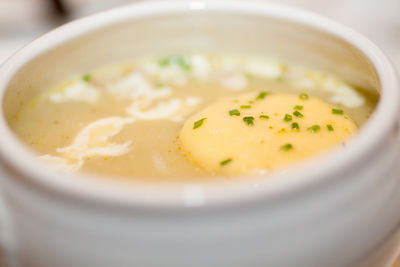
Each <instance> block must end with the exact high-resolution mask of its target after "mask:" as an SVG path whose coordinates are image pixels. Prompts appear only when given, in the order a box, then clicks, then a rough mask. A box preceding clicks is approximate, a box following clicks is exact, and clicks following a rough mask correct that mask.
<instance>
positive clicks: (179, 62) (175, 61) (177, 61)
mask: <svg viewBox="0 0 400 267" xmlns="http://www.w3.org/2000/svg"><path fill="white" fill-rule="evenodd" d="M158 65H160V66H162V67H166V66H170V65H176V66H179V67H180V68H181V69H183V70H186V71H189V70H191V69H192V66H191V65H190V64H189V62H188V60H187V59H186V58H185V57H183V56H170V57H165V58H162V59H160V60H159V61H158Z"/></svg>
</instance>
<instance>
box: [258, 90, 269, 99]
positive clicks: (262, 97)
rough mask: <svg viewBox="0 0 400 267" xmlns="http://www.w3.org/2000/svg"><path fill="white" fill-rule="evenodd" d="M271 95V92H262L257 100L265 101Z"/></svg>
mask: <svg viewBox="0 0 400 267" xmlns="http://www.w3.org/2000/svg"><path fill="white" fill-rule="evenodd" d="M270 94H271V92H260V93H259V94H258V96H257V97H256V100H261V99H264V98H265V97H266V96H267V95H270Z"/></svg>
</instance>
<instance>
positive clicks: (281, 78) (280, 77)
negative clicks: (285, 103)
mask: <svg viewBox="0 0 400 267" xmlns="http://www.w3.org/2000/svg"><path fill="white" fill-rule="evenodd" d="M275 81H277V82H280V83H281V82H284V81H285V76H283V75H280V76H278V77H276V79H275Z"/></svg>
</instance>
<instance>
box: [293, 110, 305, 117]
mask: <svg viewBox="0 0 400 267" xmlns="http://www.w3.org/2000/svg"><path fill="white" fill-rule="evenodd" d="M293 115H295V116H296V117H297V118H303V117H304V115H303V114H301V113H300V112H298V111H297V110H296V111H295V112H293Z"/></svg>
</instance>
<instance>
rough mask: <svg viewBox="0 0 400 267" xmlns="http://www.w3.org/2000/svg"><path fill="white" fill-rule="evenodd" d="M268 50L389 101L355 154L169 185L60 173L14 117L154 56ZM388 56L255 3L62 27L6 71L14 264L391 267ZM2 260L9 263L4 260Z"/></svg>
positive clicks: (1, 128)
mask: <svg viewBox="0 0 400 267" xmlns="http://www.w3.org/2000/svg"><path fill="white" fill-rule="evenodd" d="M190 52H204V53H207V52H209V53H221V52H223V53H244V54H249V53H251V54H268V55H271V54H272V55H274V56H276V57H279V58H282V59H283V60H289V61H291V62H294V63H300V64H303V65H307V66H310V67H313V68H317V69H323V70H325V71H329V72H331V73H333V74H335V75H338V76H340V77H342V78H344V79H347V80H349V81H351V82H353V83H355V84H359V85H362V86H364V87H365V88H368V89H369V90H377V91H378V92H379V93H380V100H379V104H378V106H377V108H376V110H375V112H374V113H373V115H372V116H371V118H370V119H369V121H368V122H367V123H366V124H365V125H364V126H363V127H362V128H361V130H360V132H359V133H358V135H357V136H356V137H355V138H353V139H352V140H351V141H350V142H349V143H348V145H347V146H346V148H344V149H337V150H335V151H332V152H330V153H326V154H325V155H323V156H321V157H319V158H318V159H313V160H312V161H311V160H310V161H306V162H304V163H302V164H301V165H299V166H296V167H295V168H293V169H291V170H288V171H287V172H286V173H280V174H279V175H275V176H272V177H268V178H266V177H259V178H253V179H250V178H249V179H242V180H240V181H237V182H231V183H224V184H222V183H211V184H187V185H160V184H158V185H157V184H145V183H138V182H135V183H134V182H132V183H124V184H121V183H117V182H113V181H112V180H107V179H99V178H94V179H93V178H92V177H83V176H82V175H68V174H65V173H59V172H57V171H56V170H54V169H52V168H51V167H49V166H45V165H43V164H42V163H40V162H37V161H36V160H34V157H33V153H32V152H31V151H30V150H28V149H27V148H26V147H25V146H24V145H23V144H22V143H21V142H20V141H19V140H18V139H17V138H16V136H15V135H14V134H13V133H12V132H11V131H10V129H9V127H8V125H7V123H6V120H7V118H10V116H12V114H13V113H14V112H15V111H16V110H17V109H18V108H19V107H21V105H22V104H23V103H26V101H28V100H29V99H31V98H32V97H33V96H35V95H37V94H38V93H39V92H41V91H42V90H44V89H46V88H49V87H50V86H52V85H55V84H57V83H58V82H59V81H61V80H62V79H63V78H65V77H66V76H68V75H71V74H78V73H83V72H85V71H88V70H90V69H92V68H95V67H98V66H101V65H105V64H108V63H112V62H117V61H121V60H127V59H135V58H137V57H140V56H143V55H162V54H166V53H169V54H171V53H180V54H182V53H190ZM398 89H399V88H398V84H397V80H396V75H395V72H394V70H393V67H392V65H391V64H390V63H389V62H388V60H387V59H386V57H385V56H384V55H383V54H382V53H381V51H380V50H379V49H377V48H376V47H375V46H374V45H373V44H372V43H371V42H369V41H368V40H367V39H365V38H364V37H362V36H361V35H359V34H358V33H356V32H354V31H352V30H350V29H348V28H346V27H343V26H341V25H338V24H336V23H334V22H332V21H330V20H327V19H325V18H322V17H320V16H317V15H315V14H312V13H309V12H306V11H301V10H298V9H294V8H291V7H285V6H280V5H275V4H266V3H253V2H244V1H243V2H226V1H225V2H216V1H213V2H211V1H210V2H203V1H197V2H173V3H171V2H168V3H166V2H161V3H156V2H150V3H146V4H136V5H131V6H126V7H123V8H119V9H115V10H112V11H107V12H104V13H100V14H97V15H94V16H90V17H88V18H85V19H81V20H78V21H75V22H72V23H69V24H67V25H65V26H63V27H60V28H58V29H56V30H54V31H52V32H50V33H48V34H46V35H45V36H43V37H41V38H39V39H38V40H36V41H34V42H32V43H31V44H29V45H28V46H26V47H24V48H23V49H21V50H20V51H19V52H17V53H16V54H15V55H14V56H12V57H11V58H10V59H9V60H8V61H7V62H6V63H5V64H4V65H3V66H2V67H1V68H0V94H1V112H2V117H1V118H0V133H1V138H0V157H1V161H0V163H1V168H2V169H1V172H2V173H1V176H0V182H1V184H0V191H1V197H2V198H1V200H2V201H1V202H0V216H1V220H0V222H1V223H0V241H1V248H2V250H1V252H0V255H1V254H2V258H3V261H5V262H8V264H9V265H10V266H32V267H54V266H57V267H71V266H74V267H79V266H84V267H92V266H93V267H94V266H96V267H103V266H104V267H106V266H107V267H109V266H113V267H122V266H137V267H148V266H152V267H153V266H154V267H156V266H157V267H159V266H163V267H164V266H173V267H188V266H193V267H196V266H199V267H200V266H213V267H243V266H252V267H258V266H260V267H265V266H273V267H280V266H296V267H321V266H324V267H331V266H332V267H333V266H348V267H350V266H351V267H354V266H371V267H372V266H384V264H386V263H387V260H388V259H389V258H390V253H391V252H393V246H389V247H385V250H384V251H382V249H381V250H380V252H379V253H372V252H373V251H376V250H377V249H378V247H381V244H383V243H384V242H385V241H386V240H387V239H388V237H389V236H390V235H391V234H392V233H393V231H395V229H396V227H397V225H398V224H399V222H400V212H399V210H400V177H399V175H398V172H399V169H400V168H399V167H398V165H399V163H400V160H399V151H400V149H399V148H400V135H399V126H398V123H399V116H398V114H399V107H400V105H399V92H398ZM0 257H1V256H0Z"/></svg>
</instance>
